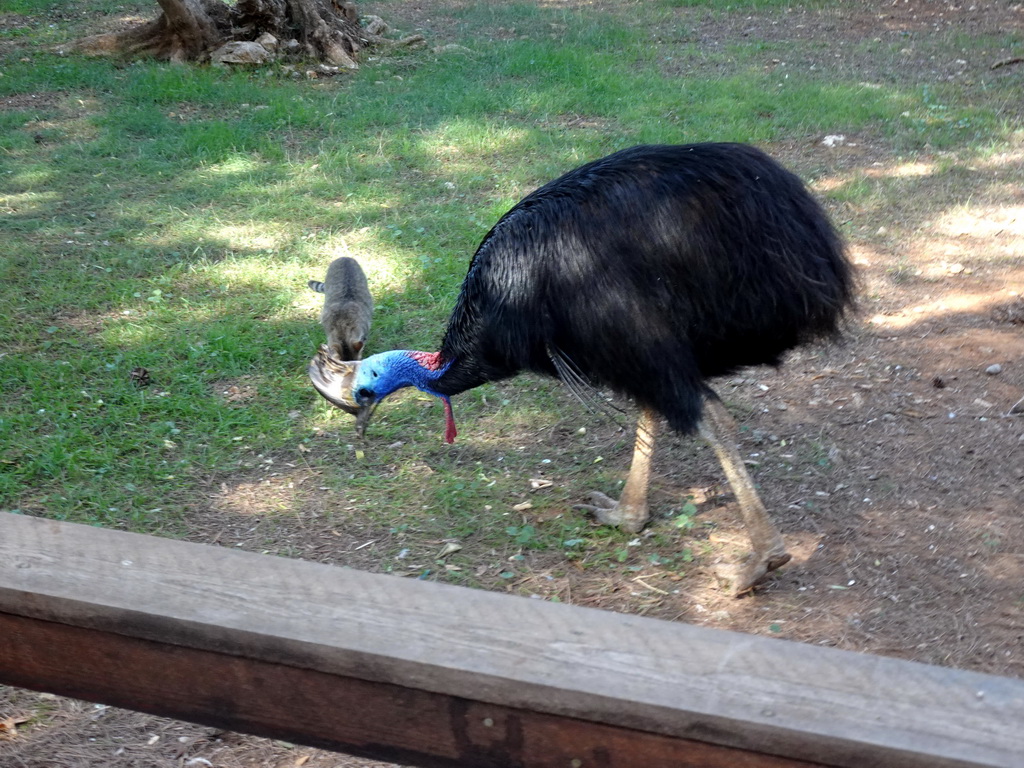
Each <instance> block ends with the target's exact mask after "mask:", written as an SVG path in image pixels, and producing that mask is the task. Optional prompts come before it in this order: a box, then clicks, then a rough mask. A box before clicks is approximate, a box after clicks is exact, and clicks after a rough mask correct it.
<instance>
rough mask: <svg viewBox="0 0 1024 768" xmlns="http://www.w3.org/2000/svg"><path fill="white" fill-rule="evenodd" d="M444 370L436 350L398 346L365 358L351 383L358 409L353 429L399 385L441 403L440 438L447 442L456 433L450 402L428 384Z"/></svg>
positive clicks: (358, 427) (368, 419)
mask: <svg viewBox="0 0 1024 768" xmlns="http://www.w3.org/2000/svg"><path fill="white" fill-rule="evenodd" d="M445 370H447V366H446V365H442V364H441V359H440V355H439V354H437V353H430V352H412V351H409V350H404V349H400V350H394V351H392V352H381V353H380V354H376V355H371V356H370V357H368V358H366V359H365V360H363V361H362V363H361V364H360V365H359V368H358V370H357V372H356V375H355V377H354V381H353V385H352V399H353V400H354V401H355V403H356V404H357V405H358V406H359V409H360V411H361V412H360V414H359V418H358V420H357V422H356V428H357V429H360V427H361V428H363V429H365V427H366V424H367V423H369V421H370V416H371V415H372V413H373V410H374V409H375V408H376V406H377V404H378V403H379V402H380V401H381V400H383V399H384V398H385V397H387V396H388V395H390V394H391V393H392V392H394V391H395V390H398V389H402V388H403V387H416V388H417V389H419V390H420V391H422V392H426V393H427V394H428V395H434V396H435V397H439V398H441V400H442V401H443V402H444V413H445V433H444V439H445V440H446V441H447V442H449V443H450V442H452V441H454V440H455V434H456V432H455V420H454V418H453V417H452V406H451V402H450V401H449V400H448V398H447V396H445V395H442V394H441V393H440V392H437V391H435V390H434V388H433V386H432V384H433V382H434V381H436V380H437V378H438V377H439V376H441V375H442V374H443V373H444V372H445ZM364 414H365V415H364Z"/></svg>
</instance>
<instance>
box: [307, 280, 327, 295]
mask: <svg viewBox="0 0 1024 768" xmlns="http://www.w3.org/2000/svg"><path fill="white" fill-rule="evenodd" d="M308 285H309V287H310V288H312V289H313V290H314V291H316V292H317V293H327V291H325V290H324V284H323V283H321V282H320V281H319V280H310V281H309V283H308Z"/></svg>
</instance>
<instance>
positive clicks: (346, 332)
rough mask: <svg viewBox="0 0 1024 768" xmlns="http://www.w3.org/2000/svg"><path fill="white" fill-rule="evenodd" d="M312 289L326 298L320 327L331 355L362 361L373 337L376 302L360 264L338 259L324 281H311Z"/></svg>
mask: <svg viewBox="0 0 1024 768" xmlns="http://www.w3.org/2000/svg"><path fill="white" fill-rule="evenodd" d="M309 287H310V288H312V289H313V290H314V291H318V292H319V293H322V294H324V308H323V310H322V311H321V312H320V324H321V325H323V327H324V333H326V334H327V346H328V348H329V349H330V352H331V354H332V355H334V356H336V357H337V359H338V360H359V359H361V358H362V356H363V347H364V345H365V344H366V337H367V336H369V334H370V321H371V320H372V318H373V298H372V297H371V296H370V289H369V287H368V286H367V284H366V275H365V274H363V270H362V267H360V266H359V262H357V261H356V260H355V259H351V258H349V257H347V256H342V257H341V258H339V259H335V260H334V261H332V262H331V265H330V266H329V267H328V268H327V277H325V278H324V281H323V282H320V281H319V280H310V281H309Z"/></svg>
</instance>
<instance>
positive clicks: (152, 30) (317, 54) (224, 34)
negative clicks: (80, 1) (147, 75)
mask: <svg viewBox="0 0 1024 768" xmlns="http://www.w3.org/2000/svg"><path fill="white" fill-rule="evenodd" d="M157 1H158V3H159V5H160V9H161V14H160V16H159V17H158V18H156V19H154V20H153V21H150V22H147V23H145V24H142V25H139V26H136V27H133V28H131V29H126V30H122V31H120V32H111V33H107V34H103V35H95V36H93V37H87V38H85V39H83V40H79V41H78V42H77V43H76V44H75V50H78V51H82V52H84V53H91V54H97V55H123V56H127V57H131V58H134V57H141V56H148V57H152V58H156V59H160V60H164V61H172V62H187V61H199V62H201V61H206V60H208V59H209V57H210V53H211V52H213V51H214V50H216V49H217V48H219V47H221V46H223V45H224V44H225V43H228V42H232V41H255V40H256V39H257V38H258V37H260V36H262V35H267V34H269V35H272V36H273V37H275V38H276V39H277V40H281V41H291V40H295V41H296V42H297V44H292V46H291V47H292V49H293V50H292V53H297V54H298V55H301V56H304V57H305V58H308V59H313V60H316V61H320V62H324V63H327V64H330V65H333V66H337V67H345V68H348V69H355V68H357V67H358V64H356V58H357V55H358V53H359V51H360V50H361V49H362V48H364V47H366V46H368V45H370V44H372V43H374V42H378V41H380V40H381V38H379V37H378V36H377V35H375V34H372V33H370V32H367V31H365V30H364V29H363V28H362V27H360V25H359V17H358V14H357V13H356V6H355V4H354V3H351V2H347V1H346V0H239V2H238V3H236V4H235V5H228V4H227V3H226V2H223V0H157Z"/></svg>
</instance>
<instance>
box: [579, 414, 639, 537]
mask: <svg viewBox="0 0 1024 768" xmlns="http://www.w3.org/2000/svg"><path fill="white" fill-rule="evenodd" d="M657 431H658V417H657V415H656V414H655V413H654V411H652V410H651V409H650V408H644V409H642V410H641V411H640V419H639V420H638V422H637V425H636V442H635V443H634V445H633V463H632V464H631V465H630V467H629V476H628V477H627V478H626V485H625V487H624V488H623V489H622V497H621V498H620V499H619V500H618V501H616V500H615V499H612V498H609V497H608V496H605V495H604V494H603V493H601V492H600V491H591V492H590V493H589V494H587V496H588V498H589V499H590V503H589V504H577V505H576V506H575V507H574V509H585V510H587V511H588V512H591V513H593V515H594V517H596V518H597V519H598V521H599V522H602V523H604V524H605V525H614V526H616V527H617V528H619V529H621V530H623V531H626V532H627V533H638V532H640V531H641V530H642V529H643V527H644V526H645V525H647V518H648V517H649V514H648V511H647V484H648V483H649V482H650V479H651V456H652V455H653V453H654V438H655V436H656V435H657Z"/></svg>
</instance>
